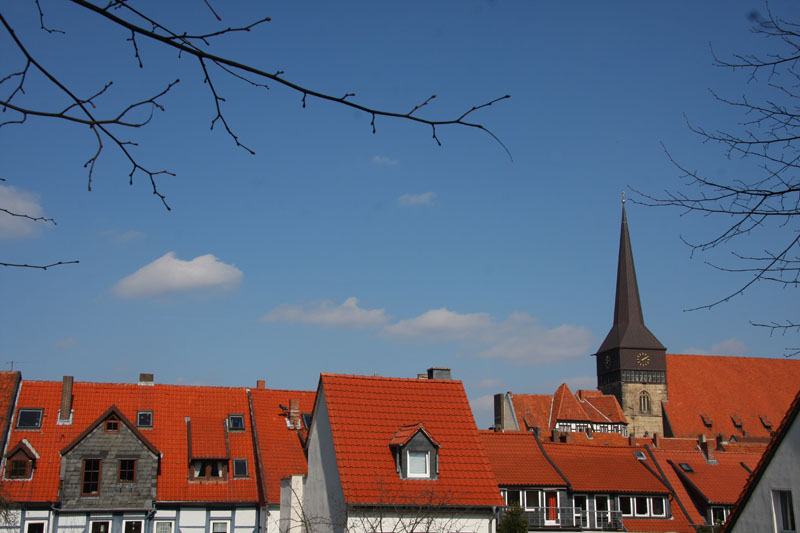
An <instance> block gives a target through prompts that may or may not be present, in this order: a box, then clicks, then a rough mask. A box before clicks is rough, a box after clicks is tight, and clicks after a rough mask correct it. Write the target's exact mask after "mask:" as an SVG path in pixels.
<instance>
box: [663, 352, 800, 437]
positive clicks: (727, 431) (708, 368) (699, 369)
mask: <svg viewBox="0 0 800 533" xmlns="http://www.w3.org/2000/svg"><path fill="white" fill-rule="evenodd" d="M667 376H669V378H668V380H667V395H668V398H669V400H668V401H666V402H664V404H663V408H664V414H665V416H666V419H667V420H668V421H669V427H670V428H671V430H672V433H673V436H675V437H693V438H694V437H697V435H699V434H705V435H707V436H710V437H713V436H716V435H717V434H722V435H724V436H725V437H729V436H731V435H736V436H738V437H742V436H743V432H746V433H747V435H748V436H752V437H770V436H771V435H770V429H768V428H766V427H765V425H764V422H762V418H764V419H765V420H767V419H768V420H769V421H771V422H772V423H773V427H772V431H775V429H776V426H775V425H774V424H777V422H778V421H779V420H781V419H783V416H784V414H785V413H786V410H787V408H788V407H789V405H790V404H791V402H792V399H793V398H794V396H795V394H797V391H798V389H800V360H793V359H768V358H758V357H725V356H707V355H675V354H667ZM711 377H713V379H712V378H711ZM732 416H733V417H734V418H732ZM704 418H705V420H706V421H707V422H711V424H710V427H709V426H707V425H706V424H704ZM735 419H737V421H738V420H741V428H737V427H736V425H735Z"/></svg>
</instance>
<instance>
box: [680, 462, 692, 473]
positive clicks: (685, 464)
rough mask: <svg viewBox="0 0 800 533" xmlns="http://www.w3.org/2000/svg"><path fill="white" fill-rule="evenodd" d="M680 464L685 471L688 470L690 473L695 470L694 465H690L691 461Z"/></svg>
mask: <svg viewBox="0 0 800 533" xmlns="http://www.w3.org/2000/svg"><path fill="white" fill-rule="evenodd" d="M678 466H680V467H681V470H683V471H684V472H688V473H690V474H691V473H692V472H694V470H693V469H692V467H691V466H689V463H679V464H678Z"/></svg>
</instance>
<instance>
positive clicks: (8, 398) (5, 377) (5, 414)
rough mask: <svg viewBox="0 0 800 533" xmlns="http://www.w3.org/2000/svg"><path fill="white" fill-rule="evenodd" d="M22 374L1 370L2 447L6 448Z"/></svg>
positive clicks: (0, 434) (0, 439) (0, 444)
mask: <svg viewBox="0 0 800 533" xmlns="http://www.w3.org/2000/svg"><path fill="white" fill-rule="evenodd" d="M21 378H22V374H20V373H19V372H17V371H16V370H15V371H13V372H5V371H3V372H0V431H2V433H0V449H4V448H5V444H6V441H5V439H6V436H7V435H8V427H9V424H10V423H11V415H13V414H14V400H15V399H16V397H17V390H18V389H19V382H20V379H21Z"/></svg>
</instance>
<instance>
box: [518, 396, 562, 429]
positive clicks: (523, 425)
mask: <svg viewBox="0 0 800 533" xmlns="http://www.w3.org/2000/svg"><path fill="white" fill-rule="evenodd" d="M511 402H512V404H513V405H514V412H515V413H516V415H517V424H519V429H521V430H522V429H530V428H534V427H540V428H542V430H545V431H549V430H550V426H551V421H550V412H551V409H552V407H553V396H552V395H550V394H514V395H512V397H511ZM553 424H554V422H553Z"/></svg>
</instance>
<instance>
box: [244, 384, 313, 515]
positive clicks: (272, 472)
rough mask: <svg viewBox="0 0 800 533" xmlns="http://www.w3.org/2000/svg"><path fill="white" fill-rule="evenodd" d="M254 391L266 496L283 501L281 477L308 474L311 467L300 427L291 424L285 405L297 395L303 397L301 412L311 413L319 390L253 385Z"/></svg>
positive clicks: (298, 398) (254, 405) (253, 398)
mask: <svg viewBox="0 0 800 533" xmlns="http://www.w3.org/2000/svg"><path fill="white" fill-rule="evenodd" d="M250 394H251V396H252V400H253V412H254V414H255V419H256V432H257V433H258V448H259V453H260V455H261V462H262V472H263V473H264V486H265V488H266V498H265V499H266V501H267V503H270V504H279V503H280V501H281V479H283V478H287V477H290V476H292V475H304V474H305V473H306V472H307V471H308V465H307V463H306V456H305V453H304V452H303V442H302V440H301V438H300V435H299V434H298V431H299V430H297V429H291V428H289V427H288V425H287V424H286V420H287V416H288V413H287V411H286V410H284V409H282V408H281V406H288V405H289V404H290V403H291V400H293V399H296V400H299V408H300V413H301V414H302V413H311V412H312V410H313V407H314V396H315V395H316V392H314V391H292V390H271V389H251V390H250Z"/></svg>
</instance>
